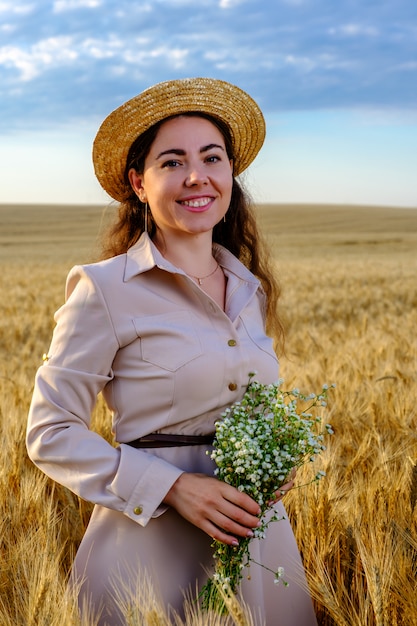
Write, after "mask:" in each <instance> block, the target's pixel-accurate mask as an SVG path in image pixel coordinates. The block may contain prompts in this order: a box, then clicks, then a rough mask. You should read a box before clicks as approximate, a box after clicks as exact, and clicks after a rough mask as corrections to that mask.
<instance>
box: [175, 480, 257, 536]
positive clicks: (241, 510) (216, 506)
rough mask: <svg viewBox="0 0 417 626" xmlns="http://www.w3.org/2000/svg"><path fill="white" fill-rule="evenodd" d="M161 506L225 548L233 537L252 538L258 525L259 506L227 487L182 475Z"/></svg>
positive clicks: (215, 481) (242, 494)
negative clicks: (223, 544)
mask: <svg viewBox="0 0 417 626" xmlns="http://www.w3.org/2000/svg"><path fill="white" fill-rule="evenodd" d="M164 502H165V503H166V504H168V505H170V506H172V507H173V508H174V509H175V510H176V511H177V512H178V513H179V514H180V515H181V516H182V517H184V518H185V519H186V520H188V521H189V522H191V523H192V524H194V526H197V527H198V528H200V529H201V530H203V531H204V532H205V533H207V535H209V536H210V537H212V538H213V539H216V540H217V541H221V542H223V543H226V544H228V545H238V540H237V537H252V536H253V531H252V529H253V528H257V527H258V526H259V525H260V521H259V518H258V517H257V516H258V515H259V514H260V513H261V509H260V507H259V504H257V502H255V500H253V499H252V498H251V497H250V496H248V495H247V494H245V493H242V492H240V491H238V490H237V489H236V488H235V487H232V486H231V485H228V484H227V483H225V482H223V481H221V480H218V479H217V478H212V477H210V476H206V475H205V474H192V473H186V472H184V473H183V474H181V476H180V477H179V478H178V479H177V480H176V482H175V483H174V484H173V486H172V487H171V489H170V490H169V491H168V493H167V495H166V496H165V499H164Z"/></svg>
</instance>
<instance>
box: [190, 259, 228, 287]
mask: <svg viewBox="0 0 417 626" xmlns="http://www.w3.org/2000/svg"><path fill="white" fill-rule="evenodd" d="M219 267H220V265H219V264H218V263H217V262H216V267H215V268H214V270H213V271H212V272H210V274H207V276H193V275H192V274H187V276H190V278H194V280H196V281H197V282H198V284H199V285H202V284H203V280H206V278H210V276H213V274H215V273H216V272H217V270H218V269H219Z"/></svg>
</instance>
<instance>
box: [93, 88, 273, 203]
mask: <svg viewBox="0 0 417 626" xmlns="http://www.w3.org/2000/svg"><path fill="white" fill-rule="evenodd" d="M192 111H196V112H199V111H200V112H203V113H208V114H210V115H212V116H213V117H216V118H219V119H221V120H222V121H223V122H224V123H225V124H227V126H228V127H229V129H230V133H231V137H232V143H233V150H234V154H235V161H234V174H235V175H236V176H238V175H239V174H241V173H242V172H243V171H244V170H245V169H246V168H247V167H248V166H249V165H250V164H251V163H252V161H253V160H254V158H255V157H256V155H257V154H258V152H259V150H260V149H261V147H262V144H263V142H264V139H265V120H264V117H263V115H262V112H261V110H260V108H259V107H258V105H257V104H256V102H255V101H254V100H253V99H252V98H251V97H250V96H249V95H248V94H247V93H246V92H244V91H242V89H240V88H239V87H236V86H235V85H232V84H230V83H227V82H225V81H221V80H216V79H212V78H186V79H181V80H172V81H167V82H164V83H158V84H157V85H154V86H153V87H150V88H149V89H146V90H145V91H144V92H142V93H141V94H139V95H138V96H135V97H134V98H132V99H131V100H128V101H127V102H125V104H123V105H121V106H120V107H118V108H117V109H115V110H114V111H113V112H112V113H110V115H109V116H108V117H107V118H106V119H105V120H104V122H103V123H102V125H101V126H100V128H99V130H98V133H97V135H96V138H95V140H94V145H93V163H94V171H95V173H96V176H97V179H98V181H99V182H100V184H101V186H102V187H103V189H104V190H105V191H106V192H107V193H108V194H109V195H110V196H111V197H112V198H114V199H115V200H118V201H123V200H124V199H126V197H127V195H128V194H129V192H130V190H129V189H127V188H126V184H125V180H124V171H125V167H126V160H127V156H128V153H129V149H130V146H131V145H132V143H133V142H134V141H135V139H136V138H137V137H138V136H139V135H141V134H142V133H143V132H144V131H145V130H147V129H148V128H150V127H151V126H153V125H154V124H155V123H156V122H159V121H160V120H162V119H165V118H167V117H170V116H171V115H178V114H180V113H186V112H192Z"/></svg>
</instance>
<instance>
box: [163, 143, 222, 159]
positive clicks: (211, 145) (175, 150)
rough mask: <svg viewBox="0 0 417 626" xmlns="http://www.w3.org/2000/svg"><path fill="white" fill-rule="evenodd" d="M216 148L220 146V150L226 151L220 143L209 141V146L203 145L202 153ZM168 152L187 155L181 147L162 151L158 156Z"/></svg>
mask: <svg viewBox="0 0 417 626" xmlns="http://www.w3.org/2000/svg"><path fill="white" fill-rule="evenodd" d="M214 148H220V150H223V152H224V151H225V150H224V148H223V146H221V145H220V144H218V143H209V144H208V145H207V146H203V147H202V148H200V154H203V153H204V152H208V151H209V150H213V149H214ZM167 154H176V155H178V156H185V154H186V152H185V150H182V149H181V148H170V149H169V150H163V151H162V152H160V153H159V154H158V156H157V157H156V158H157V159H159V158H160V157H162V156H165V155H167Z"/></svg>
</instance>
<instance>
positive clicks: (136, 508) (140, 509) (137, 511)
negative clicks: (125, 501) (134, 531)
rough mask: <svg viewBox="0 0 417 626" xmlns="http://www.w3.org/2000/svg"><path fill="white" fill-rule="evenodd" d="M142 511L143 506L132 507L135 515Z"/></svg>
mask: <svg viewBox="0 0 417 626" xmlns="http://www.w3.org/2000/svg"><path fill="white" fill-rule="evenodd" d="M142 511H143V508H142V507H141V506H135V508H134V509H133V513H134V514H135V515H140V514H141V513H142Z"/></svg>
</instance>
